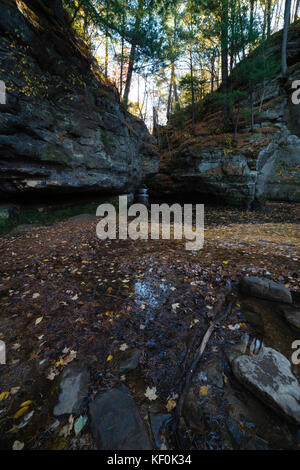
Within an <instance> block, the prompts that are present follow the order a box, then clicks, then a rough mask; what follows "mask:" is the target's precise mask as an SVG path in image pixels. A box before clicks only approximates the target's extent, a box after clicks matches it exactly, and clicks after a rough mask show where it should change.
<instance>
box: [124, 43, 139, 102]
mask: <svg viewBox="0 0 300 470" xmlns="http://www.w3.org/2000/svg"><path fill="white" fill-rule="evenodd" d="M135 51H136V44H135V43H133V44H132V45H131V50H130V56H129V65H128V71H127V78H126V85H125V91H124V103H125V104H127V103H128V97H129V92H130V86H131V79H132V73H133V66H134V60H135Z"/></svg>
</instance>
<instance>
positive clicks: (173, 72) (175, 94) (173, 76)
mask: <svg viewBox="0 0 300 470" xmlns="http://www.w3.org/2000/svg"><path fill="white" fill-rule="evenodd" d="M172 83H173V90H174V98H175V103H176V105H179V97H178V92H177V83H176V75H175V64H174V63H173V64H172Z"/></svg>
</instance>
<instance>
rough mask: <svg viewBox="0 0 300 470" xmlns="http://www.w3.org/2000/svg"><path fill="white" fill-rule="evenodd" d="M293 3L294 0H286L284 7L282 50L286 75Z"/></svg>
mask: <svg viewBox="0 0 300 470" xmlns="http://www.w3.org/2000/svg"><path fill="white" fill-rule="evenodd" d="M291 4H292V0H285V8H284V26H283V36H282V51H281V71H282V75H283V76H285V75H286V73H287V57H286V56H287V42H288V31H289V25H290V20H291Z"/></svg>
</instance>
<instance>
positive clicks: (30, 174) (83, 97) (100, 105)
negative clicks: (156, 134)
mask: <svg viewBox="0 0 300 470" xmlns="http://www.w3.org/2000/svg"><path fill="white" fill-rule="evenodd" d="M21 10H22V11H21ZM0 36H1V48H0V53H1V68H2V69H3V70H2V72H1V80H3V81H4V82H5V85H6V90H7V93H6V104H5V105H0V111H1V114H0V116H1V117H0V165H1V175H0V186H1V190H0V193H1V194H2V196H6V197H8V196H9V195H16V194H20V193H26V194H32V193H38V194H44V193H51V192H55V193H56V194H57V193H67V192H79V191H80V192H82V191H85V192H100V191H102V192H114V193H121V192H130V191H132V190H134V188H136V187H137V186H138V185H139V183H140V182H141V180H142V178H143V177H144V176H146V175H150V174H153V173H155V172H157V171H158V163H159V160H158V157H157V154H156V149H155V139H153V138H152V137H151V136H150V134H149V133H148V131H147V128H146V126H145V124H144V122H143V121H141V120H139V119H137V118H135V117H134V116H132V115H131V114H129V113H128V112H127V111H126V110H125V109H124V108H121V106H120V104H119V97H118V94H117V91H116V89H115V88H114V87H113V85H110V84H109V83H104V82H103V81H102V80H101V75H100V71H99V69H98V67H97V64H96V62H95V60H94V59H93V58H91V56H90V53H89V51H88V50H87V48H86V46H85V45H84V44H83V43H81V42H80V41H79V40H78V39H76V38H75V36H74V34H73V33H72V32H71V31H68V28H67V27H65V28H64V32H63V31H62V30H61V29H60V28H58V27H57V23H55V21H54V20H53V18H52V17H51V16H50V11H49V15H48V14H45V10H44V9H42V8H41V7H40V4H39V3H38V2H36V1H34V0H33V1H31V2H30V3H29V2H26V8H24V9H18V8H17V5H15V4H14V3H13V2H7V3H4V4H3V3H2V4H1V17H0Z"/></svg>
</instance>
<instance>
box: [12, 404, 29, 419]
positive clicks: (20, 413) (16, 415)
mask: <svg viewBox="0 0 300 470" xmlns="http://www.w3.org/2000/svg"><path fill="white" fill-rule="evenodd" d="M28 410H29V406H24V408H20V410H18V411H17V412H16V413H15V414H14V419H18V418H20V417H21V416H23V414H24V413H26V411H28Z"/></svg>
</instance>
